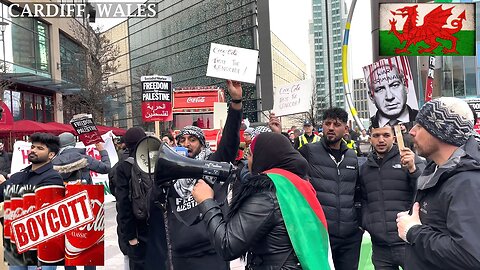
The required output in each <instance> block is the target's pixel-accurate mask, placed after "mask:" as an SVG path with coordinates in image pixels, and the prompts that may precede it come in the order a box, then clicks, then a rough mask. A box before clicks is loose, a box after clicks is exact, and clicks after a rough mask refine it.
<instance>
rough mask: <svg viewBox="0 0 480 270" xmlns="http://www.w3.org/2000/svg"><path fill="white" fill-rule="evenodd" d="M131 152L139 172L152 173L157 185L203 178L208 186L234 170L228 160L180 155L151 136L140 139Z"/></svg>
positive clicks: (224, 178) (223, 180) (224, 177)
mask: <svg viewBox="0 0 480 270" xmlns="http://www.w3.org/2000/svg"><path fill="white" fill-rule="evenodd" d="M135 151H136V153H135V163H136V164H137V166H138V167H139V168H140V169H141V170H142V171H143V172H145V173H149V174H154V176H155V184H156V185H157V186H162V185H168V184H170V182H171V181H175V180H176V179H181V178H194V179H203V180H205V182H207V183H208V184H209V185H211V186H212V185H213V183H215V182H216V181H219V182H225V181H226V180H227V178H228V177H229V176H230V175H231V174H232V173H233V172H234V170H235V167H234V166H233V165H232V164H230V163H226V162H217V161H210V160H196V159H193V158H188V157H184V156H181V155H179V154H177V152H176V151H175V150H174V149H172V148H170V147H169V146H168V145H166V144H165V143H163V142H162V141H160V140H159V139H158V138H156V137H153V136H147V137H145V138H143V139H142V140H140V141H139V142H138V144H137V147H136V150H135Z"/></svg>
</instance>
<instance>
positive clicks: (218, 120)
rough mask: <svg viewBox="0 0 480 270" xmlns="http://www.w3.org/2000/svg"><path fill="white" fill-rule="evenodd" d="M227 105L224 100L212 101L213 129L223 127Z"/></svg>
mask: <svg viewBox="0 0 480 270" xmlns="http://www.w3.org/2000/svg"><path fill="white" fill-rule="evenodd" d="M227 107H228V106H227V103H226V102H214V103H213V129H223V126H224V125H225V121H227V114H228V112H227Z"/></svg>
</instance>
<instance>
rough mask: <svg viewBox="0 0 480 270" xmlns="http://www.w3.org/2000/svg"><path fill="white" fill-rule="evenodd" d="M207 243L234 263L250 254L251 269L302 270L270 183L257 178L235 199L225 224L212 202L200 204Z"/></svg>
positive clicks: (206, 201)
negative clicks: (208, 239) (208, 240)
mask: <svg viewBox="0 0 480 270" xmlns="http://www.w3.org/2000/svg"><path fill="white" fill-rule="evenodd" d="M200 212H201V213H203V214H204V218H203V219H204V221H205V223H206V224H207V231H208V233H209V235H210V241H211V242H212V243H214V246H215V249H216V251H217V253H218V254H219V255H220V256H221V257H223V258H224V259H225V260H233V259H236V258H238V257H240V256H241V255H243V254H245V253H246V252H247V251H249V252H250V253H249V258H248V259H249V261H251V264H250V266H251V267H252V268H251V269H254V270H274V269H275V270H278V269H282V270H287V269H288V270H290V269H302V268H301V266H300V265H299V263H298V259H297V258H296V257H295V254H294V252H293V247H292V244H291V242H290V238H289V237H288V233H287V228H286V227H285V223H284V222H283V217H282V213H281V212H280V206H279V205H278V200H277V196H276V195H275V187H274V185H273V182H272V181H271V180H270V178H268V176H266V175H256V176H253V177H251V178H250V179H249V181H248V182H246V183H245V184H244V186H243V189H242V191H241V192H240V194H238V197H236V198H235V199H234V202H233V204H232V208H231V212H230V213H229V217H230V219H229V220H228V223H226V222H225V220H224V218H223V215H222V212H221V209H220V207H219V206H218V204H217V203H216V202H215V201H214V200H213V199H209V200H205V201H204V202H203V203H201V204H200Z"/></svg>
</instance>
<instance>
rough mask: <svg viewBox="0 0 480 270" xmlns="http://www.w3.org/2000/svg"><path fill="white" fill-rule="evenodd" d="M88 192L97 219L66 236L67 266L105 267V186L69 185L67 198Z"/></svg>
mask: <svg viewBox="0 0 480 270" xmlns="http://www.w3.org/2000/svg"><path fill="white" fill-rule="evenodd" d="M84 190H86V191H87V193H88V197H89V199H90V204H91V206H92V210H93V215H94V216H95V219H94V220H93V221H92V222H90V223H87V224H86V225H83V226H81V227H79V228H77V229H74V230H71V231H69V232H67V233H66V234H65V253H66V254H65V265H69V266H77V265H88V266H93V265H97V266H101V265H104V257H105V254H104V253H105V251H104V241H103V239H104V228H105V218H104V217H105V212H104V209H103V202H104V187H103V185H67V196H71V195H73V194H76V193H79V192H81V191H84Z"/></svg>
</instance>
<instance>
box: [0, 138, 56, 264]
mask: <svg viewBox="0 0 480 270" xmlns="http://www.w3.org/2000/svg"><path fill="white" fill-rule="evenodd" d="M30 142H31V143H32V145H31V147H30V153H29V154H28V161H30V162H31V163H32V164H31V165H29V166H27V167H26V168H25V169H22V170H21V171H19V172H17V173H14V174H13V175H12V176H11V177H10V179H8V180H7V181H6V182H4V183H3V184H2V185H0V188H1V190H3V189H4V187H5V186H6V185H34V186H35V187H36V188H38V187H43V186H48V185H60V186H63V180H62V177H61V176H60V174H58V173H57V172H56V171H55V170H54V169H53V165H52V162H51V161H52V159H53V158H54V157H55V155H56V154H57V153H58V151H59V149H60V141H59V138H58V137H57V136H54V135H52V134H48V133H34V134H32V135H31V136H30ZM0 193H1V195H0V196H1V201H3V192H0ZM32 268H35V269H43V270H55V269H56V268H57V267H56V266H50V265H49V266H42V267H41V268H37V266H9V269H10V270H27V269H32Z"/></svg>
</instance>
